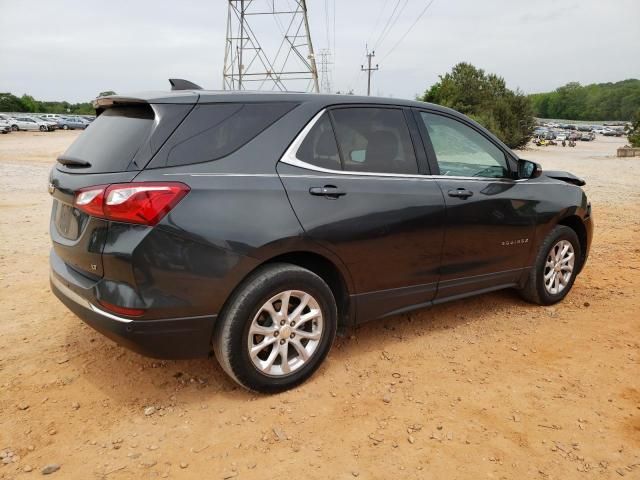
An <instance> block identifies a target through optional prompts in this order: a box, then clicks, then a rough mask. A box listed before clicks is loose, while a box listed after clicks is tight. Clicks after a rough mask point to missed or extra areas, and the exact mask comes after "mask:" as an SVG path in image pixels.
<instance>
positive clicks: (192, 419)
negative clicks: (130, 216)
mask: <svg viewBox="0 0 640 480" xmlns="http://www.w3.org/2000/svg"><path fill="white" fill-rule="evenodd" d="M77 135H79V132H54V133H26V132H18V133H12V134H9V135H4V136H2V137H0V239H1V242H0V452H3V453H2V455H3V457H4V459H3V460H1V461H0V478H2V479H9V478H29V477H31V476H40V470H41V469H42V468H43V467H44V466H45V465H47V464H58V465H59V466H60V470H58V471H57V472H55V473H54V474H53V475H52V477H53V478H83V479H84V478H103V477H104V478H109V479H125V478H132V479H134V478H135V479H137V478H205V477H206V478H211V479H224V478H238V479H245V478H247V479H253V478H256V479H257V478H264V477H265V476H270V477H277V476H278V475H283V476H290V477H296V476H303V477H305V478H323V479H327V478H329V479H333V478H345V479H346V478H355V477H358V478H359V479H362V478H364V479H369V478H386V479H389V478H409V479H412V478H416V479H417V478H442V479H445V478H446V479H448V478H469V479H471V478H473V479H475V478H496V479H497V478H541V479H551V478H557V479H567V478H585V479H587V478H598V479H607V478H621V476H626V477H627V478H640V294H639V293H638V291H639V289H640V242H639V240H640V159H633V158H629V159H617V158H615V157H614V156H613V155H614V154H615V149H616V148H617V147H618V146H621V145H623V144H624V141H625V139H624V138H623V139H619V138H615V137H601V136H598V138H597V139H596V140H595V141H594V142H578V144H577V146H576V147H575V148H568V147H567V148H562V147H561V146H557V147H544V148H542V147H540V148H538V147H534V148H531V149H529V150H528V151H525V152H521V156H522V157H523V158H527V159H530V160H535V161H539V162H541V163H542V166H543V169H550V170H568V171H571V172H572V173H575V174H577V175H579V176H581V177H583V178H585V179H586V180H587V186H586V187H585V188H586V190H587V193H588V194H589V196H590V199H591V201H592V203H593V211H594V218H595V224H596V230H595V238H594V243H593V246H592V249H591V257H590V260H589V263H588V264H587V266H586V268H585V271H584V272H583V274H582V275H581V276H580V277H579V278H578V280H577V282H576V284H575V287H574V289H573V291H572V292H571V293H570V294H569V296H568V297H567V299H566V300H565V301H564V302H562V303H560V304H558V305H555V306H553V307H539V306H534V305H529V304H527V303H524V302H523V301H522V300H520V299H519V297H518V296H517V295H516V294H514V293H513V292H508V291H506V292H498V293H493V294H488V295H483V296H480V297H476V298H473V299H468V300H464V301H459V302H455V303H450V304H446V305H440V306H437V307H434V308H432V309H430V310H423V311H418V312H415V313H412V314H409V315H403V316H398V317H393V318H389V319H385V320H383V321H377V322H373V323H370V324H366V325H364V326H362V327H360V328H358V329H357V330H355V331H351V332H349V333H348V335H347V336H345V337H342V338H339V339H338V340H337V342H336V345H335V346H334V348H333V350H332V352H331V353H330V355H329V357H328V359H327V361H326V362H325V363H324V365H323V366H322V367H321V368H320V370H319V372H318V373H317V374H316V375H315V376H314V377H312V379H311V380H310V381H309V382H307V383H306V384H304V385H303V386H301V387H300V388H298V389H297V390H294V391H291V392H286V393H283V394H280V395H274V396H263V395H256V394H251V393H248V392H246V391H244V390H242V389H240V388H238V387H237V386H236V385H235V384H234V383H232V382H231V381H230V380H229V379H228V378H227V377H226V376H225V375H224V374H223V372H222V371H221V369H220V368H219V367H218V365H217V364H216V363H215V361H213V360H198V361H158V360H153V359H148V358H145V357H142V356H139V355H137V354H135V353H131V352H129V351H127V350H125V349H123V348H121V347H119V346H117V345H115V344H114V343H113V342H111V341H110V340H108V339H106V338H104V337H103V336H101V335H100V334H98V333H96V332H94V331H93V330H91V329H90V328H88V327H86V326H85V325H84V324H83V323H82V322H81V321H80V320H79V319H78V318H77V317H75V316H74V315H73V314H72V313H70V312H69V311H68V310H67V309H66V308H65V307H64V306H63V305H62V304H61V303H60V302H59V301H58V300H57V299H55V298H54V297H53V295H52V294H51V292H50V290H49V286H48V250H49V238H48V220H49V209H50V199H49V196H48V194H47V191H46V185H47V178H48V171H49V169H50V168H51V166H52V165H53V162H54V160H55V157H56V155H58V154H59V153H61V152H62V151H63V150H64V149H65V148H66V146H67V145H68V144H69V143H71V142H72V141H73V139H74V138H76V137H77Z"/></svg>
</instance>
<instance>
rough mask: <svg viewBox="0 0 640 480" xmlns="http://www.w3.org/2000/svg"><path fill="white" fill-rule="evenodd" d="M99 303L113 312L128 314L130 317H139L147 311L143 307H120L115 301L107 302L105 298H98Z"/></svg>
mask: <svg viewBox="0 0 640 480" xmlns="http://www.w3.org/2000/svg"><path fill="white" fill-rule="evenodd" d="M98 303H100V305H102V306H103V307H104V308H106V309H107V310H109V311H111V312H113V313H119V314H120V315H127V316H129V317H139V316H140V315H142V314H143V313H144V312H145V310H144V309H143V308H128V307H120V306H118V305H114V304H113V303H109V302H105V301H104V300H98Z"/></svg>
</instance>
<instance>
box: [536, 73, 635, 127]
mask: <svg viewBox="0 0 640 480" xmlns="http://www.w3.org/2000/svg"><path fill="white" fill-rule="evenodd" d="M529 98H530V99H531V102H532V104H533V110H534V112H535V115H536V116H537V117H541V118H559V119H566V120H625V121H626V120H630V119H631V117H632V116H633V114H634V112H636V111H637V110H638V109H639V108H640V80H637V79H629V80H623V81H621V82H616V83H597V84H596V83H594V84H591V85H585V86H582V85H580V84H579V83H577V82H571V83H567V84H566V85H565V86H563V87H560V88H558V89H556V90H555V91H553V92H548V93H536V94H533V95H529Z"/></svg>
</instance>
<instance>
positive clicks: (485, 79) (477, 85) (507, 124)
mask: <svg viewBox="0 0 640 480" xmlns="http://www.w3.org/2000/svg"><path fill="white" fill-rule="evenodd" d="M420 100H422V101H424V102H431V103H437V104H439V105H444V106H446V107H450V108H453V109H454V110H457V111H459V112H461V113H464V114H465V115H468V116H470V117H471V118H473V119H474V120H475V121H476V122H478V123H480V124H481V125H483V126H484V127H486V128H487V129H489V130H490V131H491V132H493V134H494V135H496V136H497V137H498V138H499V139H500V140H502V141H503V142H504V143H505V144H507V145H508V146H509V147H511V148H519V147H523V146H525V145H526V144H527V142H528V141H529V139H530V138H531V132H532V130H533V126H534V118H533V110H532V108H531V102H530V101H529V98H528V97H527V96H526V95H524V94H523V93H522V92H521V91H519V90H516V91H513V90H509V89H508V88H507V86H506V84H505V81H504V79H503V78H502V77H499V76H497V75H494V74H492V73H489V74H486V73H485V72H484V70H482V69H479V68H476V67H474V66H473V65H471V64H468V63H464V62H463V63H459V64H457V65H456V66H455V67H453V70H452V71H451V73H446V74H445V75H441V76H440V81H439V82H438V83H436V84H435V85H432V86H431V88H430V89H429V90H427V91H426V92H425V94H424V95H423V96H422V98H420Z"/></svg>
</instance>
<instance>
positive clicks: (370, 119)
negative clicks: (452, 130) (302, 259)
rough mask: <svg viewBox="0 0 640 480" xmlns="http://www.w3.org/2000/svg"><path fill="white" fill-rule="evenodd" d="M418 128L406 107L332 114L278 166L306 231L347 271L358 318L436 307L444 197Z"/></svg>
mask: <svg viewBox="0 0 640 480" xmlns="http://www.w3.org/2000/svg"><path fill="white" fill-rule="evenodd" d="M407 115H408V116H409V118H408V120H409V122H407V118H406V116H407ZM412 122H413V119H412V118H411V117H410V111H408V110H407V111H405V110H403V109H402V108H395V107H386V106H384V107H382V106H357V107H356V106H353V107H340V108H333V109H329V110H327V111H324V112H321V113H320V114H318V115H317V116H316V117H315V118H314V120H312V121H311V122H310V124H309V125H307V127H306V128H305V130H303V132H302V133H301V135H300V136H299V137H298V138H297V139H296V141H294V143H293V144H292V146H291V147H290V148H289V150H288V151H287V153H286V154H285V156H284V158H283V160H282V161H281V162H280V163H279V164H278V173H279V175H280V177H281V178H282V181H283V183H284V186H285V188H286V190H287V193H288V195H289V199H290V201H291V204H292V206H293V208H294V211H295V213H296V214H297V216H298V218H299V220H300V222H301V224H302V227H303V228H304V230H305V231H306V233H307V234H308V235H309V236H310V237H312V238H313V239H314V240H316V241H317V242H319V243H321V244H322V245H324V246H325V247H326V248H328V249H329V250H331V251H332V252H334V253H335V254H337V256H338V257H339V258H340V259H341V260H342V261H343V262H344V263H345V264H346V265H347V267H348V270H349V272H350V273H351V276H352V280H353V283H354V285H355V289H356V294H357V295H356V304H357V317H358V320H359V321H364V320H369V319H372V318H376V317H380V316H385V315H389V314H392V313H396V312H399V311H401V310H402V309H403V308H406V307H409V306H413V305H419V304H423V303H428V302H429V301H430V300H431V299H432V298H433V297H434V295H435V292H436V287H437V282H438V268H439V265H440V253H441V248H442V238H443V219H444V200H443V197H442V193H441V192H440V189H439V188H438V186H437V184H436V182H435V180H433V179H430V178H428V177H425V176H424V175H423V173H425V171H424V168H425V165H426V163H420V161H421V160H422V161H423V162H424V160H425V158H424V151H423V150H422V147H420V148H418V149H415V148H414V142H413V141H414V140H418V141H419V138H418V132H417V130H416V127H415V123H412ZM412 134H413V135H412ZM412 136H413V140H412Z"/></svg>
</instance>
